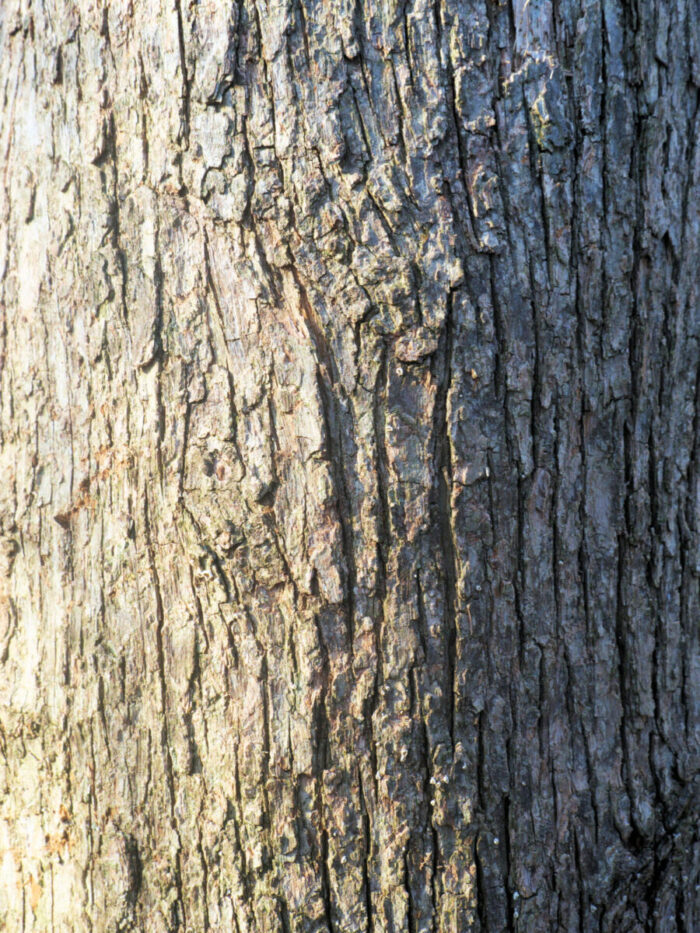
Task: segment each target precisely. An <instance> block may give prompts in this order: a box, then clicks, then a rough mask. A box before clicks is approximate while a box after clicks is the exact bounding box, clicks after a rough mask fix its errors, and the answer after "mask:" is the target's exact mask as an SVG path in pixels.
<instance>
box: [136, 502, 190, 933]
mask: <svg viewBox="0 0 700 933" xmlns="http://www.w3.org/2000/svg"><path fill="white" fill-rule="evenodd" d="M143 527H144V534H145V537H146V548H147V551H148V559H149V566H150V573H151V580H152V583H153V595H154V600H155V607H156V620H155V621H156V625H155V636H156V650H157V653H158V678H159V682H160V701H161V712H162V721H161V747H162V752H163V762H164V765H165V776H166V781H167V786H168V796H169V801H170V825H171V828H172V830H173V833H174V834H175V837H176V838H177V850H176V853H175V865H174V871H173V880H174V883H175V888H176V890H177V903H176V904H174V905H173V910H175V909H176V908H177V911H178V912H179V918H178V921H177V923H176V927H177V928H179V926H180V925H182V926H186V923H187V918H186V914H185V902H184V896H183V888H182V874H181V862H180V855H181V851H182V840H181V838H180V833H179V831H178V828H177V820H176V817H175V801H176V795H175V774H174V769H173V760H172V755H171V751H170V736H169V729H168V708H169V704H168V693H167V686H166V672H165V649H164V646H163V627H164V625H165V613H164V610H163V594H162V591H161V585H160V577H159V574H158V567H157V564H156V556H155V548H154V543H153V539H152V533H151V520H150V511H149V498H148V493H147V492H145V491H144V493H143Z"/></svg>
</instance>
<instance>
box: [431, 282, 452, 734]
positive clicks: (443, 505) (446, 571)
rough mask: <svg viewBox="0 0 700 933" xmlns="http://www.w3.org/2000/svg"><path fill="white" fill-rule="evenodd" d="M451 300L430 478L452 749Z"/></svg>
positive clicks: (441, 355)
mask: <svg viewBox="0 0 700 933" xmlns="http://www.w3.org/2000/svg"><path fill="white" fill-rule="evenodd" d="M452 317H453V299H452V295H451V294H448V298H447V315H446V318H445V325H444V328H445V329H444V332H443V335H442V337H441V342H442V344H443V346H442V348H441V349H442V352H440V349H438V358H439V371H438V372H437V373H436V382H437V385H438V392H437V398H436V401H435V447H434V453H433V457H434V461H433V462H434V467H433V475H434V477H435V483H436V498H437V502H436V510H437V514H438V516H439V532H440V545H441V551H442V572H443V581H444V600H445V618H444V640H445V660H446V684H445V688H444V689H445V697H446V700H447V721H448V727H449V733H450V740H451V743H452V748H454V747H455V731H454V728H455V724H454V720H455V690H456V684H455V676H456V672H455V668H456V657H455V655H456V648H457V613H456V606H457V590H456V587H457V564H456V554H455V539H454V529H453V527H452V501H451V496H452V489H453V476H452V454H451V444H452V439H451V425H450V423H449V421H448V404H449V393H450V388H451V384H452V352H453V349H452V345H453V339H454V338H453V327H454V324H453V321H452Z"/></svg>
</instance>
